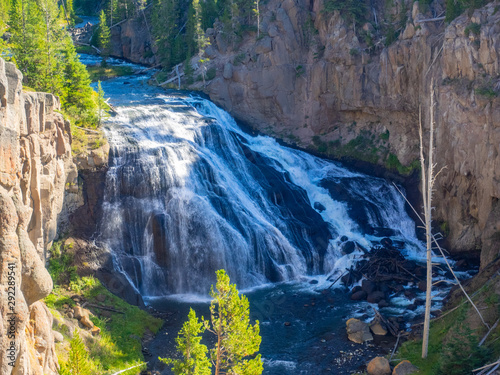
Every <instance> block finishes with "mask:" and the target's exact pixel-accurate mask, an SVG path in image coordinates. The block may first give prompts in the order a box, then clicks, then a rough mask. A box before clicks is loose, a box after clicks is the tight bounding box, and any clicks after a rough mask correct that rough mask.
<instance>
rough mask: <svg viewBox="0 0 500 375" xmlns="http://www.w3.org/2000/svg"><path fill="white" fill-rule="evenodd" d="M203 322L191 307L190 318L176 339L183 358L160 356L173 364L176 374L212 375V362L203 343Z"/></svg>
mask: <svg viewBox="0 0 500 375" xmlns="http://www.w3.org/2000/svg"><path fill="white" fill-rule="evenodd" d="M201 319H202V322H199V321H198V318H197V317H196V313H195V312H194V310H193V309H190V311H189V315H188V320H187V321H186V322H185V323H184V325H183V326H182V329H181V330H180V331H179V336H177V338H176V339H175V341H176V343H177V351H178V352H179V353H181V354H182V359H166V358H159V359H160V361H162V362H164V363H166V364H168V365H172V366H173V367H172V371H173V373H174V374H175V375H211V374H212V370H211V367H212V364H211V363H210V360H209V359H208V357H207V352H208V349H207V347H206V345H203V344H201V334H202V333H203V332H204V331H205V328H204V325H203V318H201Z"/></svg>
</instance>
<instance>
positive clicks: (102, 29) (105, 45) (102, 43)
mask: <svg viewBox="0 0 500 375" xmlns="http://www.w3.org/2000/svg"><path fill="white" fill-rule="evenodd" d="M110 37H111V31H110V30H109V27H108V25H107V23H106V14H104V11H103V10H101V14H100V15H99V48H100V49H101V56H102V61H103V64H106V58H107V57H108V56H109V45H110Z"/></svg>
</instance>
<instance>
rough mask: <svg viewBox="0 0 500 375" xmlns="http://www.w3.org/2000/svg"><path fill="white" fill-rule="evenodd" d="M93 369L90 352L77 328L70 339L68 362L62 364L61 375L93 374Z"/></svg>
mask: <svg viewBox="0 0 500 375" xmlns="http://www.w3.org/2000/svg"><path fill="white" fill-rule="evenodd" d="M91 373H92V369H91V366H90V361H89V353H88V352H87V348H86V347H85V344H84V343H83V340H82V339H81V337H80V334H79V333H78V330H77V329H75V331H74V333H73V338H72V339H71V341H70V350H69V359H68V362H67V363H65V364H63V365H62V366H61V370H60V374H61V375H91Z"/></svg>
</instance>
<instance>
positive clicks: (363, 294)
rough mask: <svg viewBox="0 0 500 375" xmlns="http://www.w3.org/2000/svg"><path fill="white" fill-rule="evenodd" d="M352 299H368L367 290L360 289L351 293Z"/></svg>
mask: <svg viewBox="0 0 500 375" xmlns="http://www.w3.org/2000/svg"><path fill="white" fill-rule="evenodd" d="M351 299H352V300H353V301H362V300H365V299H366V292H365V291H363V290H360V291H359V292H355V293H353V294H352V295H351Z"/></svg>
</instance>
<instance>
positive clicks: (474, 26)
mask: <svg viewBox="0 0 500 375" xmlns="http://www.w3.org/2000/svg"><path fill="white" fill-rule="evenodd" d="M464 33H465V35H466V36H469V35H470V33H473V34H474V35H476V36H477V35H479V34H480V33H481V25H480V24H478V23H475V22H472V23H471V24H469V25H467V27H466V28H465V30H464Z"/></svg>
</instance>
